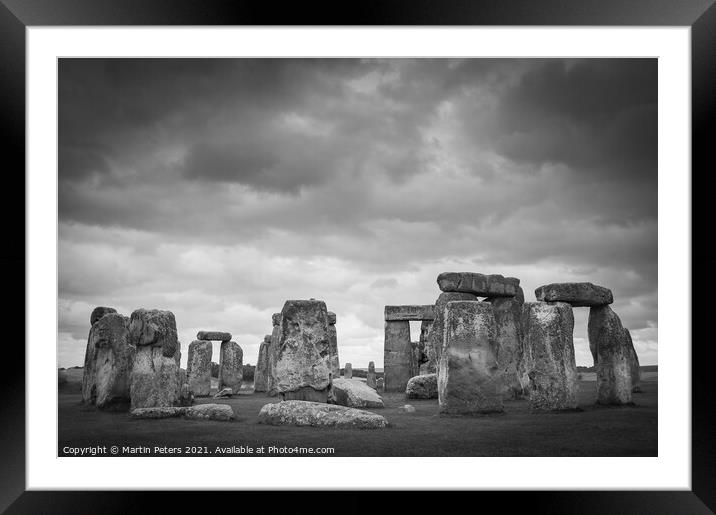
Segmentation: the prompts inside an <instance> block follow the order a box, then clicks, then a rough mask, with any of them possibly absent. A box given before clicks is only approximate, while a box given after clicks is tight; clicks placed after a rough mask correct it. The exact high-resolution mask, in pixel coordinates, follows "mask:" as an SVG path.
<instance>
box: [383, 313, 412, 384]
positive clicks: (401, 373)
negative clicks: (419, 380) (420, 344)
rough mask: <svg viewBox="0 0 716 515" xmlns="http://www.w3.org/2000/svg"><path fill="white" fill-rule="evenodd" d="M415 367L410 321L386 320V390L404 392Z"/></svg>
mask: <svg viewBox="0 0 716 515" xmlns="http://www.w3.org/2000/svg"><path fill="white" fill-rule="evenodd" d="M414 368H415V366H414V364H413V346H412V344H411V342H410V322H408V321H386V322H385V343H384V350H383V371H384V374H383V376H384V377H385V391H386V392H404V391H405V386H406V385H407V384H408V379H410V378H411V377H412V375H411V374H412V372H413V370H414Z"/></svg>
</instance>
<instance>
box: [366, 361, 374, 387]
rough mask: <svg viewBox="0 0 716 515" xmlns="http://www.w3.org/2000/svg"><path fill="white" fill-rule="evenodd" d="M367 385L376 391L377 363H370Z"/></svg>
mask: <svg viewBox="0 0 716 515" xmlns="http://www.w3.org/2000/svg"><path fill="white" fill-rule="evenodd" d="M365 382H366V384H367V385H368V386H369V387H370V388H373V389H374V390H375V363H373V362H372V361H371V362H370V363H368V375H366V381H365Z"/></svg>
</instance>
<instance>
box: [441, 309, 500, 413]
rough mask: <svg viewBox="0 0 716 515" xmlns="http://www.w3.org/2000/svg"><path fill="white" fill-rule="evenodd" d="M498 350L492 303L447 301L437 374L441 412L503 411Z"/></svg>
mask: <svg viewBox="0 0 716 515" xmlns="http://www.w3.org/2000/svg"><path fill="white" fill-rule="evenodd" d="M497 351H498V342H497V327H496V322H495V315H494V313H493V308H492V305H491V304H490V303H487V302H478V301H475V300H457V301H450V302H448V303H447V305H446V307H445V341H444V344H443V348H442V352H441V355H440V361H439V362H438V374H437V383H438V403H439V405H440V413H441V414H460V415H463V414H468V415H469V414H475V413H490V412H499V411H502V410H503V403H502V373H501V370H500V369H499V367H498V366H497Z"/></svg>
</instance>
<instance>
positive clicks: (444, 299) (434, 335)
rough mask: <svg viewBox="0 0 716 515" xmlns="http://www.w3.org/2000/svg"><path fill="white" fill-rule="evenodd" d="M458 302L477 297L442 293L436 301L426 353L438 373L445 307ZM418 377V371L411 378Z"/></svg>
mask: <svg viewBox="0 0 716 515" xmlns="http://www.w3.org/2000/svg"><path fill="white" fill-rule="evenodd" d="M458 300H474V301H476V300H477V296H476V295H474V294H472V293H460V292H445V293H441V294H440V295H439V296H438V298H437V300H436V301H435V320H434V321H433V325H432V327H431V329H430V333H429V334H428V345H427V349H426V351H427V354H428V361H429V363H432V366H430V367H429V368H434V369H435V371H436V372H437V368H438V363H439V362H440V354H441V352H442V348H443V345H444V340H445V307H446V306H447V303H448V302H453V301H458ZM418 370H419V369H418ZM416 375H418V373H417V371H415V373H412V374H410V377H413V376H416ZM406 384H407V382H406ZM400 391H405V387H403V389H401V390H400Z"/></svg>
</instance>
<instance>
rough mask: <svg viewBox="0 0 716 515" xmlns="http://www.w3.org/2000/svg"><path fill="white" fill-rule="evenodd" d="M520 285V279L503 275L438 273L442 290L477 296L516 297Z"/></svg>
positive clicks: (439, 285)
mask: <svg viewBox="0 0 716 515" xmlns="http://www.w3.org/2000/svg"><path fill="white" fill-rule="evenodd" d="M519 285H520V280H519V279H517V278H515V277H503V276H501V275H484V274H478V273H474V272H443V273H442V274H440V275H438V287H439V288H440V291H444V292H459V293H471V294H473V295H475V296H477V297H514V296H515V295H517V288H518V287H519Z"/></svg>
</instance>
